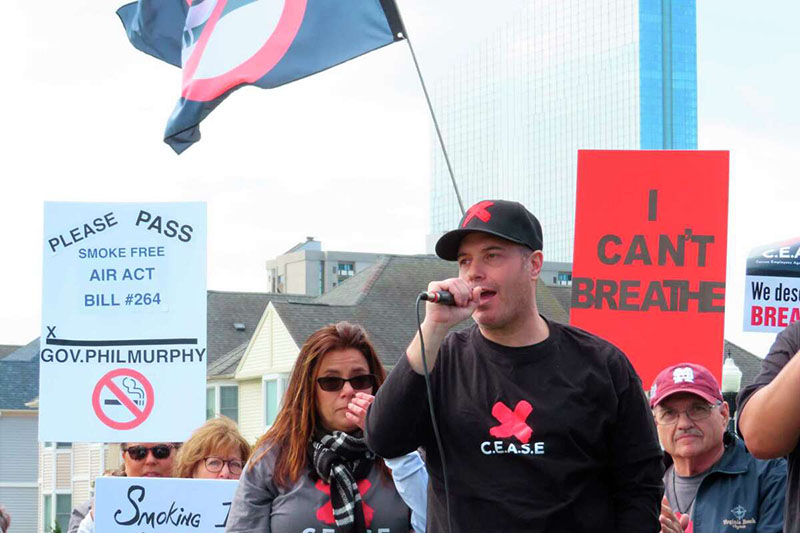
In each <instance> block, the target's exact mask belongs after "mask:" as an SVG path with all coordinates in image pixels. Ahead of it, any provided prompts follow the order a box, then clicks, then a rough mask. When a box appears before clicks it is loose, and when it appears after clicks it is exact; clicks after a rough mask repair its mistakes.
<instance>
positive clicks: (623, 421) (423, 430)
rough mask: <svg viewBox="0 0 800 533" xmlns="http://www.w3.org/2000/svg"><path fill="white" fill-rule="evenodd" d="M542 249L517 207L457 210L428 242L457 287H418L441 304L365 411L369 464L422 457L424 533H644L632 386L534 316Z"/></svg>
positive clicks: (604, 349)
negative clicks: (442, 294)
mask: <svg viewBox="0 0 800 533" xmlns="http://www.w3.org/2000/svg"><path fill="white" fill-rule="evenodd" d="M542 243H543V238H542V228H541V225H540V224H539V221H538V220H536V217H535V216H534V215H533V214H532V213H530V211H528V210H527V209H525V207H524V206H523V205H521V204H519V203H517V202H509V201H504V200H484V201H481V202H478V203H477V204H475V205H473V206H472V207H470V209H469V210H468V211H467V213H465V215H464V216H463V217H462V219H461V222H460V223H459V225H458V228H457V229H454V230H452V231H449V232H447V233H446V234H444V235H443V236H442V237H441V239H439V241H438V242H437V244H436V253H437V255H438V256H439V257H441V258H442V259H445V260H448V261H455V262H456V263H457V264H458V273H459V274H458V277H457V278H450V279H446V280H442V281H435V282H432V283H431V284H430V285H429V286H428V290H429V291H432V292H435V291H448V292H450V293H452V295H453V297H454V300H455V305H453V306H444V305H436V304H431V303H429V304H428V305H427V307H426V310H425V320H424V322H423V323H422V326H421V329H422V337H421V338H420V336H417V337H415V338H414V340H413V341H412V343H411V345H410V346H409V347H408V349H407V350H406V353H405V355H404V356H401V357H400V360H399V361H398V362H397V366H396V367H395V368H394V370H392V372H391V374H390V375H389V377H388V378H387V380H386V382H385V383H384V384H383V385H382V386H381V388H380V389H379V390H378V393H377V395H376V397H375V401H374V403H373V404H372V406H371V407H370V408H369V410H368V411H367V423H366V436H367V443H368V445H369V446H370V448H371V449H372V450H373V451H375V452H376V453H377V454H379V455H381V456H383V457H395V456H398V455H402V454H404V453H408V451H411V450H414V449H416V448H417V447H418V446H423V447H424V448H425V450H426V452H427V466H428V471H429V474H430V477H429V483H430V485H429V490H428V520H427V527H428V532H429V533H440V532H443V531H448V529H449V528H448V515H449V517H450V518H452V531H451V533H461V532H467V531H480V532H482V533H486V532H494V531H497V532H503V533H510V532H515V531H519V532H525V533H536V532H547V533H550V532H562V531H568V532H570V533H584V532H586V533H588V532H611V531H613V532H624V533H655V532H656V531H658V514H659V508H660V507H659V502H660V501H661V497H662V495H663V485H662V475H663V463H662V457H663V455H662V452H661V448H660V447H659V445H658V437H657V435H656V430H655V427H654V424H653V419H652V416H651V414H650V412H649V409H648V408H647V403H646V400H645V394H644V390H643V389H642V384H641V382H640V380H639V378H638V376H637V375H636V373H635V372H634V370H633V367H632V366H631V364H630V362H629V361H628V359H627V358H626V357H625V355H624V354H623V353H622V352H621V351H620V350H619V349H617V348H616V347H614V346H612V345H611V344H610V343H608V342H606V341H604V340H602V339H600V338H598V337H596V336H594V335H591V334H589V333H587V332H585V331H582V330H579V329H577V328H572V327H570V326H567V325H563V324H558V323H556V322H553V321H550V320H547V319H545V318H544V317H542V316H541V315H540V314H539V311H538V308H537V305H536V288H537V284H538V283H539V275H540V272H541V268H542V261H543V255H542ZM469 317H472V318H473V320H474V321H475V324H474V325H472V326H471V327H468V328H466V329H463V330H461V331H453V332H451V331H450V329H451V328H453V326H455V325H456V324H458V323H459V322H462V321H463V320H465V319H467V318H469ZM421 340H424V347H425V360H426V361H427V366H428V368H429V369H430V380H431V391H432V397H431V399H432V402H433V404H434V410H435V418H436V421H437V424H436V425H434V424H433V421H432V418H431V416H430V414H429V410H428V404H427V394H426V386H425V378H424V377H423V375H422V374H423V368H422V350H421V348H422V344H421ZM437 429H438V431H439V433H440V434H441V440H442V448H443V450H444V453H443V456H442V455H441V454H440V453H439V450H438V447H437V445H436V443H435V438H434V432H435V431H436V430H437ZM404 450H405V451H404ZM444 463H446V466H447V468H446V476H447V477H446V478H445V468H443V464H444ZM445 483H449V502H448V500H447V491H446V490H445Z"/></svg>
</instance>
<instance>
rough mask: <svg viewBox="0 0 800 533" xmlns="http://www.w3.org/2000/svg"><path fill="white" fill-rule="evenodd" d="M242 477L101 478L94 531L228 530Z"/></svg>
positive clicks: (163, 532) (214, 532)
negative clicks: (234, 496)
mask: <svg viewBox="0 0 800 533" xmlns="http://www.w3.org/2000/svg"><path fill="white" fill-rule="evenodd" d="M238 484H239V482H238V481H234V480H224V479H179V478H142V477H100V478H97V481H96V483H95V511H94V523H95V531H98V532H103V533H111V532H115V533H123V532H124V533H142V532H143V531H152V532H158V533H168V532H176V533H177V532H181V533H185V532H186V531H191V532H192V533H224V532H225V524H226V523H227V521H228V512H229V511H230V509H231V502H232V501H233V495H234V493H235V492H236V486H237V485H238Z"/></svg>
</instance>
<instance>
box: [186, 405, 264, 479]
mask: <svg viewBox="0 0 800 533" xmlns="http://www.w3.org/2000/svg"><path fill="white" fill-rule="evenodd" d="M249 457H250V445H249V444H248V443H247V441H246V440H244V437H242V434H241V433H239V429H238V428H237V427H236V423H235V422H234V421H233V420H231V419H230V418H227V417H224V416H221V417H219V418H212V419H211V420H209V421H207V422H206V423H205V424H203V425H202V426H200V427H199V428H198V429H196V430H195V431H194V433H192V436H191V437H189V440H187V441H186V442H184V443H183V446H181V450H180V452H178V458H177V464H176V466H175V477H184V478H201V479H239V476H240V475H241V473H242V469H243V468H244V464H245V463H246V462H247V459H248V458H249Z"/></svg>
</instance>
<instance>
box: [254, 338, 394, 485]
mask: <svg viewBox="0 0 800 533" xmlns="http://www.w3.org/2000/svg"><path fill="white" fill-rule="evenodd" d="M348 348H354V349H356V350H358V351H359V352H361V353H362V354H363V355H364V358H365V359H366V360H367V364H368V365H369V371H370V373H371V374H374V375H375V377H376V378H377V384H376V385H375V390H374V391H373V394H374V393H375V392H377V390H378V387H380V386H381V384H383V381H384V380H385V379H386V371H385V370H384V369H383V365H382V364H381V361H380V359H378V356H377V354H376V353H375V348H374V347H373V346H372V343H371V342H370V341H369V338H368V337H367V332H366V331H364V328H363V327H361V326H359V325H357V324H350V323H349V322H339V323H338V324H331V325H329V326H325V327H324V328H322V329H319V330H317V331H315V332H314V333H312V334H311V336H310V337H309V338H308V340H306V342H305V344H303V347H302V348H300V354H299V355H298V356H297V361H295V363H294V367H293V368H292V374H291V376H290V377H289V384H288V386H287V387H286V393H285V394H284V396H283V405H282V406H281V410H280V411H279V412H278V415H277V416H276V417H275V422H274V423H273V424H272V426H270V428H269V429H268V430H267V432H266V433H265V434H264V435H262V436H261V438H260V439H258V442H256V446H255V447H256V448H260V447H261V446H266V448H265V450H264V451H263V452H262V453H261V454H260V455H259V456H258V457H257V458H255V460H254V461H253V462H252V464H253V465H254V464H255V463H257V462H258V461H260V460H261V459H263V458H264V455H266V453H267V452H269V451H270V450H271V449H272V448H276V449H277V457H276V460H275V470H274V471H273V473H272V479H273V481H274V482H275V483H276V484H277V485H278V486H280V487H283V488H288V487H289V486H290V485H291V484H293V483H295V482H296V481H297V480H298V478H299V477H300V473H301V472H302V470H303V469H304V468H305V467H306V465H307V464H308V455H307V454H308V442H309V440H310V439H311V436H312V435H313V434H314V430H315V429H316V427H317V423H318V421H317V410H316V405H317V383H316V380H317V374H318V373H319V363H320V361H321V360H322V358H323V357H324V356H325V354H327V353H328V352H331V351H334V350H346V349H348ZM376 463H377V464H378V465H379V467H380V468H381V469H382V470H383V471H384V472H386V467H385V466H384V464H383V461H382V460H380V459H376ZM251 468H252V466H251ZM386 473H388V472H386Z"/></svg>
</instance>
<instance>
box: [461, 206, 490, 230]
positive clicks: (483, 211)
mask: <svg viewBox="0 0 800 533" xmlns="http://www.w3.org/2000/svg"><path fill="white" fill-rule="evenodd" d="M493 205H494V202H490V201H489V200H484V201H483V202H479V203H477V204H475V205H473V206H472V207H470V208H469V210H468V211H467V216H466V218H465V219H464V222H463V223H462V224H461V227H462V228H466V227H467V224H469V221H470V220H472V219H473V218H475V217H478V218H479V219H480V220H481V221H482V222H489V220H491V218H492V214H491V213H490V212H489V211H488V210H487V208H488V207H491V206H493Z"/></svg>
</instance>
